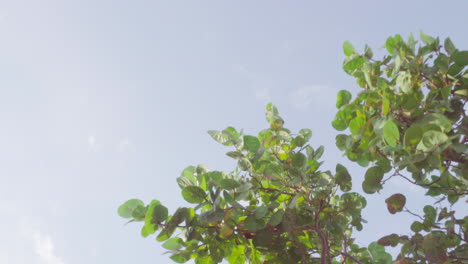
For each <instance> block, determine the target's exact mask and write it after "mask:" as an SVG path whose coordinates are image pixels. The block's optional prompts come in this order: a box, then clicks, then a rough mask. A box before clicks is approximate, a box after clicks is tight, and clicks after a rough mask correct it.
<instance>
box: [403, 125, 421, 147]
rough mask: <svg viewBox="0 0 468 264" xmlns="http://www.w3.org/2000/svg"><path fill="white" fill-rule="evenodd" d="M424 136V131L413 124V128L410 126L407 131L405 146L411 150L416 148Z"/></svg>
mask: <svg viewBox="0 0 468 264" xmlns="http://www.w3.org/2000/svg"><path fill="white" fill-rule="evenodd" d="M422 134H423V129H422V128H421V126H420V125H417V124H413V125H412V126H410V127H409V128H408V129H407V130H406V132H405V137H404V139H403V141H404V144H405V146H406V147H409V148H416V146H417V145H418V143H419V142H420V141H421V138H422Z"/></svg>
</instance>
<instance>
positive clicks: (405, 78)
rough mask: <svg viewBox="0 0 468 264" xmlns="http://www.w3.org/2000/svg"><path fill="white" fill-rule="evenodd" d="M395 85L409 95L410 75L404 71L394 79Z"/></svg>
mask: <svg viewBox="0 0 468 264" xmlns="http://www.w3.org/2000/svg"><path fill="white" fill-rule="evenodd" d="M396 84H397V85H398V87H400V89H401V91H402V92H403V93H405V94H409V93H411V92H412V91H413V90H412V87H411V73H409V72H406V71H402V72H400V74H399V75H398V77H397V79H396Z"/></svg>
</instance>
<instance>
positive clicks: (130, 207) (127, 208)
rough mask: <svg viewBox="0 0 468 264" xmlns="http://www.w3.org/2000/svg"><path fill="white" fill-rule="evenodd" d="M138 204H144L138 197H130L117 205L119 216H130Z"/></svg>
mask: <svg viewBox="0 0 468 264" xmlns="http://www.w3.org/2000/svg"><path fill="white" fill-rule="evenodd" d="M139 206H145V204H144V203H143V202H142V201H141V200H139V199H131V200H128V201H126V202H125V203H123V204H122V205H121V206H119V209H118V210H117V212H118V213H119V215H120V217H123V218H132V214H133V211H134V210H135V209H136V208H137V207H139Z"/></svg>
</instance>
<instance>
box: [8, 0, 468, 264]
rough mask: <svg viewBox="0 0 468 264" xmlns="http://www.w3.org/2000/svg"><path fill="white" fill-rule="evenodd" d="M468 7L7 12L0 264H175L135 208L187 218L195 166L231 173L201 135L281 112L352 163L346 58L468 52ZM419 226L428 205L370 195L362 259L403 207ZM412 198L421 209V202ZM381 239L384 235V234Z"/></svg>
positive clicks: (173, 4)
mask: <svg viewBox="0 0 468 264" xmlns="http://www.w3.org/2000/svg"><path fill="white" fill-rule="evenodd" d="M467 10H468V1H465V0H459V1H455V0H454V1H427V0H426V1H422V0H421V1H399V0H398V1H370V0H369V1H336V0H335V1H311V0H309V1H176V0H171V1H169V0H167V1H123V0H112V1H111V0H93V1H91V0H75V1H65V0H56V1H53V0H42V1H33V0H30V1H25V0H14V1H8V0H1V1H0V122H1V126H0V149H1V150H0V180H1V183H0V263H8V264H36V263H37V264H82V263H86V264H94V263H96V264H102V263H112V264H123V263H141V264H146V263H148V264H149V263H170V261H169V259H168V256H167V255H161V254H162V253H163V252H164V251H163V250H162V249H161V248H160V245H159V244H158V243H156V242H154V237H149V238H146V239H143V238H142V237H140V235H139V230H140V227H141V226H140V225H139V224H131V225H127V226H123V223H124V222H125V221H124V220H123V219H121V218H119V217H118V216H117V214H116V209H117V207H118V205H119V204H120V203H122V202H124V201H125V200H127V199H129V198H141V199H143V200H145V201H149V200H151V199H153V198H157V199H159V200H161V201H162V202H163V203H164V204H165V205H167V206H168V207H170V208H172V209H174V208H176V207H177V206H180V205H183V204H184V203H183V201H182V199H181V198H180V191H179V189H178V186H177V184H176V181H175V179H176V177H177V176H178V175H179V174H180V172H181V171H182V169H183V168H185V167H186V166H188V165H194V164H199V163H203V164H206V165H207V166H208V167H209V168H211V169H218V170H220V169H224V170H231V169H232V168H233V167H234V165H235V162H234V161H233V160H231V159H230V158H228V157H227V156H225V155H224V153H225V152H226V151H228V149H227V148H225V147H222V146H220V145H218V144H217V143H216V142H214V141H213V140H212V139H211V138H210V137H209V136H208V135H207V133H206V131H207V130H209V129H223V128H225V127H226V126H229V125H232V126H235V127H237V128H239V129H241V128H243V129H244V131H245V132H246V133H252V134H254V133H257V132H258V131H259V130H261V129H263V128H264V127H266V122H265V121H264V107H265V104H266V103H267V102H268V101H272V102H274V103H275V104H276V105H277V106H278V108H279V110H280V114H281V115H282V116H283V117H284V119H285V120H286V126H287V127H289V128H291V129H293V130H295V131H297V130H298V129H300V128H303V127H308V128H311V129H312V130H313V132H314V136H313V138H312V145H313V146H315V147H317V146H319V145H321V144H324V145H325V146H326V152H325V155H324V159H325V160H326V165H325V166H326V167H327V168H334V166H335V164H336V163H337V162H341V163H343V164H346V165H347V167H348V168H349V169H350V171H351V172H352V176H353V177H355V179H356V182H355V185H354V186H355V190H357V191H361V187H360V182H361V179H362V177H363V176H362V175H363V171H364V170H363V169H362V168H358V167H357V165H355V164H351V163H349V162H346V160H345V159H343V158H342V157H341V154H340V153H339V152H338V151H337V150H336V148H335V146H334V137H335V134H336V133H335V131H334V130H333V129H332V128H331V126H330V121H331V120H332V118H333V116H334V114H335V109H334V103H335V93H336V92H337V91H338V90H340V89H351V90H352V91H353V92H356V91H357V86H356V85H355V82H354V80H353V79H352V78H350V77H348V76H347V75H346V74H345V73H344V72H343V71H342V70H341V63H342V60H343V58H344V56H343V55H342V49H341V45H342V43H343V41H345V40H349V41H351V42H352V43H353V44H355V46H356V47H357V48H359V49H362V48H363V47H364V44H365V43H368V44H369V45H370V46H371V47H373V48H374V50H375V53H377V54H378V53H381V52H382V50H381V49H380V47H381V46H382V44H383V43H384V42H385V39H386V38H387V36H389V35H393V34H397V33H398V34H402V35H404V36H406V35H408V34H409V33H410V32H413V33H415V34H417V33H418V31H419V30H421V29H422V30H424V31H425V33H427V34H429V35H434V36H441V37H447V36H450V37H451V39H452V40H453V42H454V43H455V45H457V46H458V47H459V48H460V49H465V50H466V49H468V34H467V26H468V15H467V13H466V12H467ZM397 191H398V192H402V193H405V194H407V195H408V196H409V197H410V198H409V201H408V206H409V207H410V208H411V209H414V211H418V206H419V205H421V204H424V201H423V200H422V199H420V198H416V197H419V196H420V195H421V194H422V192H421V191H419V190H417V189H415V188H412V187H409V186H408V185H407V184H404V185H401V186H400V185H399V184H398V182H392V183H390V184H388V185H387V188H386V190H385V191H384V192H383V195H382V196H381V197H377V196H375V195H374V196H371V198H370V199H368V200H369V206H368V208H367V209H366V211H365V218H366V219H367V220H368V221H369V224H368V225H367V226H366V227H365V231H364V232H362V233H361V234H358V235H357V236H358V237H359V238H360V239H361V240H360V241H361V244H362V245H367V244H368V243H369V242H371V241H372V240H373V239H378V238H379V237H380V236H381V235H384V234H387V233H389V232H399V233H408V232H409V230H408V229H406V227H405V224H402V223H408V221H410V220H412V218H410V217H407V216H405V215H390V214H388V213H387V212H386V209H385V206H384V202H383V200H384V199H385V198H386V197H387V196H388V195H389V194H392V193H394V192H397ZM412 197H414V198H412ZM382 227H383V228H382Z"/></svg>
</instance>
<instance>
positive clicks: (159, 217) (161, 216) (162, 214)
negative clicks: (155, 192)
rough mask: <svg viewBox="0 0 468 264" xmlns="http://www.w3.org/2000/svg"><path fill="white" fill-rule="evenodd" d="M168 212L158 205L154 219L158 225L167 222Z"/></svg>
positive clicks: (155, 208)
mask: <svg viewBox="0 0 468 264" xmlns="http://www.w3.org/2000/svg"><path fill="white" fill-rule="evenodd" d="M167 216H168V210H167V208H166V207H165V206H164V205H161V204H158V205H156V206H155V207H154V212H153V217H154V220H155V221H156V222H157V223H162V222H164V221H166V219H167Z"/></svg>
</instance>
